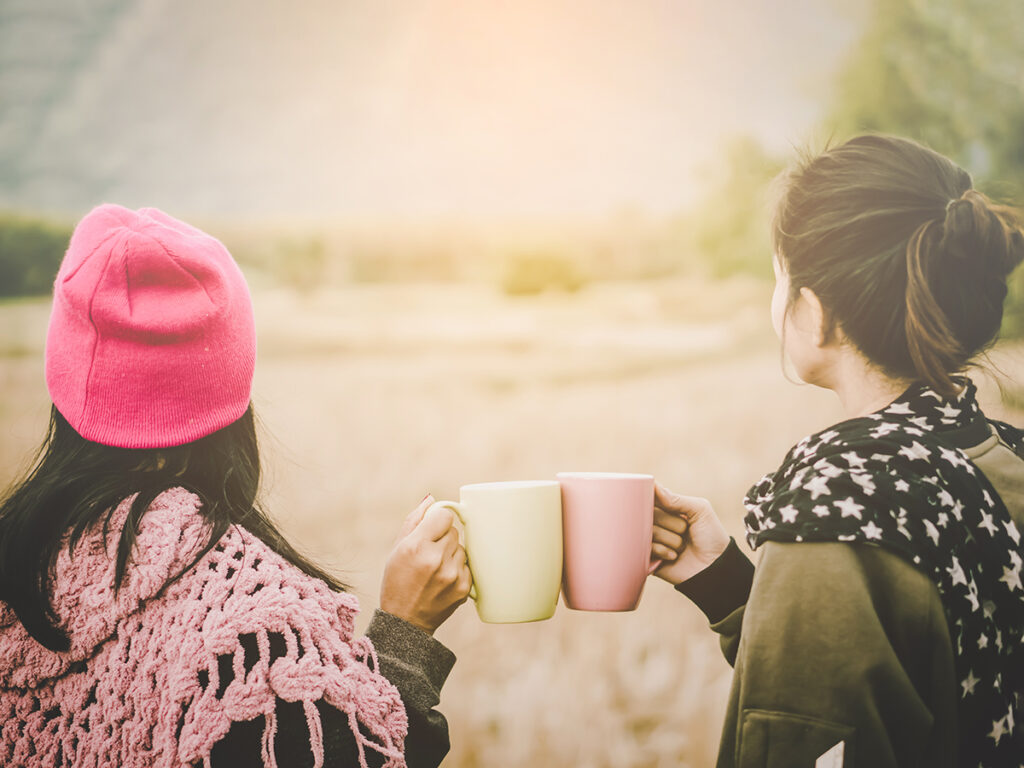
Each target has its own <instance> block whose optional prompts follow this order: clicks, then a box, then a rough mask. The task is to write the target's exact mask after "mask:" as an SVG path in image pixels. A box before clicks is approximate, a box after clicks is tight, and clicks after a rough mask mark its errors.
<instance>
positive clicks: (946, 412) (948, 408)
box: [939, 405, 960, 419]
mask: <svg viewBox="0 0 1024 768" xmlns="http://www.w3.org/2000/svg"><path fill="white" fill-rule="evenodd" d="M939 412H940V413H942V415H943V416H945V417H946V418H947V419H955V418H956V417H957V416H959V415H960V409H959V408H954V407H953V406H952V405H940V406H939Z"/></svg>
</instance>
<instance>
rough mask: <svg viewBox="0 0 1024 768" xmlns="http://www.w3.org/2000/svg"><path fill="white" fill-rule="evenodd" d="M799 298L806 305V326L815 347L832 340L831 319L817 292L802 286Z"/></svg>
mask: <svg viewBox="0 0 1024 768" xmlns="http://www.w3.org/2000/svg"><path fill="white" fill-rule="evenodd" d="M800 298H801V299H803V300H804V303H805V305H806V307H807V310H806V311H807V319H808V321H809V322H808V324H807V328H808V331H810V334H811V341H812V342H814V345H815V346H817V347H824V346H826V345H827V344H828V343H829V342H831V341H832V340H833V336H834V335H833V332H832V331H833V328H832V321H831V318H830V317H829V314H828V312H827V311H826V310H825V307H824V306H823V305H822V303H821V299H819V298H818V294H816V293H815V292H814V291H812V290H811V289H810V288H808V287H806V286H804V287H803V288H801V289H800Z"/></svg>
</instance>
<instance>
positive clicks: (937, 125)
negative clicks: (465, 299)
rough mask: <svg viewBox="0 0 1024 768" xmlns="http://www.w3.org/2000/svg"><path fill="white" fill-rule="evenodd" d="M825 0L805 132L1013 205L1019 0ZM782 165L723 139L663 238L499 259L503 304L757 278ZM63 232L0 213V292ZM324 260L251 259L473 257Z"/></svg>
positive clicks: (1023, 295) (1021, 175)
mask: <svg viewBox="0 0 1024 768" xmlns="http://www.w3.org/2000/svg"><path fill="white" fill-rule="evenodd" d="M832 2H833V3H835V4H837V6H838V7H839V8H840V9H846V10H848V11H850V12H851V13H855V14H856V15H857V17H858V18H859V19H862V20H863V28H862V33H861V36H860V38H859V39H858V41H857V42H856V43H855V44H854V45H853V46H852V48H851V50H850V51H849V53H848V54H847V57H846V59H845V60H844V62H843V63H842V65H841V66H840V69H839V71H838V72H837V74H836V76H835V80H834V83H833V88H832V90H831V96H830V103H829V104H828V107H827V110H826V116H825V119H824V120H823V122H822V124H821V125H820V126H819V129H820V130H819V133H821V134H823V135H826V136H830V137H831V139H832V140H833V141H840V140H842V139H844V138H847V137H849V136H852V135H854V134H856V133H861V132H864V131H881V132H890V133H897V134H900V135H905V136H910V137H912V138H916V139H918V140H920V141H922V142H924V143H925V144H927V145H929V146H931V147H933V148H934V149H936V150H938V151H940V152H942V153H944V154H946V155H949V156H950V157H952V158H954V159H955V160H957V161H958V162H960V163H961V164H963V165H964V166H965V167H966V168H969V169H970V170H971V171H972V173H973V174H974V175H975V181H976V183H977V185H978V186H979V187H980V188H981V189H982V190H984V191H985V192H986V193H988V194H989V195H990V196H992V197H993V198H995V199H997V200H1003V201H1010V202H1016V203H1017V204H1018V205H1020V204H1022V203H1024V0H1015V1H1014V2H1005V0H832ZM865 2H866V3H867V7H866V8H865ZM865 12H866V13H865ZM812 64H813V63H812ZM817 148H820V147H817ZM809 149H812V150H813V149H815V147H810V148H809ZM786 160H788V158H782V157H779V156H775V155H773V154H772V153H770V152H768V151H766V150H765V149H764V147H762V146H761V145H760V144H759V143H758V142H757V140H755V139H753V138H749V137H738V138H735V139H733V140H731V141H729V142H726V144H725V145H724V147H723V151H722V156H721V157H720V158H716V159H715V161H714V163H713V165H709V167H708V169H707V171H706V178H705V179H704V194H703V196H702V200H701V202H700V203H698V204H697V205H696V206H694V208H693V209H692V210H691V211H689V212H687V213H685V214H683V215H681V216H679V217H678V218H677V219H676V220H675V221H673V222H671V223H669V224H668V225H667V226H666V227H665V228H664V229H666V232H663V233H660V234H659V233H654V234H651V233H646V234H643V235H640V234H637V233H630V232H629V231H627V230H629V229H630V228H629V227H626V228H625V229H624V230H623V231H626V234H629V237H626V238H625V240H623V237H622V232H619V233H618V234H607V233H606V234H605V235H602V236H601V237H599V238H596V239H595V240H594V241H593V242H583V241H580V242H578V243H577V244H576V246H575V248H576V251H575V252H571V250H572V249H571V248H569V247H568V246H564V244H563V245H560V246H559V247H558V248H549V247H546V246H545V247H543V248H531V249H527V250H525V251H523V252H521V253H516V254H513V255H512V256H511V257H510V258H507V259H506V261H507V264H506V269H505V272H504V274H503V275H502V276H501V277H500V278H499V279H500V281H501V284H502V287H503V289H504V290H505V291H506V292H507V293H509V294H512V295H517V294H528V293H536V292H539V291H542V290H548V289H551V288H554V289H558V290H570V291H571V290H575V289H577V288H578V287H579V286H580V285H581V284H582V282H585V281H586V280H588V279H590V278H591V277H605V278H606V277H630V276H633V277H635V276H656V275H658V274H663V273H664V271H665V270H666V268H668V267H666V253H667V252H671V253H674V254H675V256H674V258H675V262H676V268H678V263H679V255H678V254H679V253H680V252H688V253H691V254H693V255H694V256H695V258H696V261H697V264H698V268H703V269H706V271H707V272H709V273H710V274H711V275H712V276H715V277H726V276H729V275H732V274H736V273H753V274H757V275H762V276H768V275H770V256H769V244H768V219H769V210H770V205H771V197H770V195H771V190H772V186H771V183H770V182H771V180H772V179H773V178H775V177H776V176H777V175H778V173H779V171H780V170H781V169H782V168H783V166H784V164H785V162H786ZM620 229H623V228H622V227H620ZM634 229H635V227H634ZM69 231H70V228H69V227H67V226H65V225H63V224H54V223H50V222H46V221H38V220H32V219H26V218H23V217H16V216H9V215H8V216H3V215H0V295H4V296H11V295H23V294H45V293H47V292H48V291H49V290H50V285H51V282H52V279H53V275H54V274H55V272H56V268H57V265H58V264H59V262H60V258H61V254H62V253H63V251H64V249H65V247H66V244H67V238H68V235H69ZM389 248H390V250H388V249H389ZM439 248H441V250H440V251H439V250H438V249H439ZM382 249H384V250H382ZM239 250H240V253H239V254H237V255H239V256H241V257H242V258H243V260H244V259H245V252H244V250H243V249H239ZM338 250H339V249H338V248H334V247H333V246H332V247H326V246H325V244H324V242H323V241H322V240H320V239H317V238H316V237H307V238H305V239H303V238H299V239H296V240H294V242H293V241H288V242H287V243H278V244H277V245H275V246H274V247H273V248H272V249H271V251H272V252H268V253H267V254H266V255H265V258H263V257H260V258H259V259H254V262H255V263H259V264H263V265H264V266H268V268H269V267H273V269H272V270H270V271H271V272H272V274H273V278H274V279H275V280H276V281H278V282H279V283H281V284H285V285H290V286H292V287H295V288H296V289H298V290H301V291H310V290H315V289H316V288H317V287H318V286H319V285H321V284H322V283H323V282H324V281H325V280H327V279H329V278H330V277H331V275H332V274H334V273H335V272H338V271H339V269H341V267H339V265H338V264H336V263H335V262H338V261H339V260H340V261H346V262H347V265H342V267H344V269H347V271H348V275H347V277H348V279H349V280H354V281H374V280H394V279H403V278H404V279H410V276H412V277H415V276H419V277H421V278H422V277H424V276H426V277H433V278H435V279H444V278H451V279H457V278H458V277H459V276H460V275H462V274H463V273H464V272H466V267H465V263H464V262H467V260H468V261H470V262H474V261H476V262H478V261H479V260H480V256H481V247H480V243H476V242H466V243H461V244H458V245H452V244H442V245H440V246H439V245H438V243H434V242H429V243H420V244H416V243H413V244H412V245H410V244H408V243H406V244H401V247H400V248H398V249H397V250H396V247H395V246H393V245H390V246H389V245H388V244H386V243H384V244H382V243H366V244H362V245H360V244H358V243H356V244H354V245H353V244H349V245H347V246H346V248H345V249H344V250H346V252H347V255H346V256H345V257H344V258H343V259H342V258H340V257H337V253H336V252H337V251H338ZM578 251H586V253H585V254H583V253H579V252H578ZM470 252H472V253H470ZM492 255H493V254H492ZM620 262H621V263H620ZM622 263H625V264H626V265H627V266H626V267H623V266H622ZM581 264H585V265H587V266H589V267H591V270H590V271H584V270H581V266H580V265H581ZM590 272H593V274H590ZM1004 334H1006V335H1014V336H1021V335H1024V269H1018V270H1017V272H1016V274H1015V275H1014V276H1013V279H1012V281H1011V286H1010V296H1009V299H1008V303H1007V313H1006V323H1005V325H1004Z"/></svg>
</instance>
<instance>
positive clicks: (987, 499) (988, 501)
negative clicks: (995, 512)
mask: <svg viewBox="0 0 1024 768" xmlns="http://www.w3.org/2000/svg"><path fill="white" fill-rule="evenodd" d="M981 495H982V498H984V499H985V503H986V504H988V506H989V508H992V507H994V506H995V505H996V503H995V502H994V501H992V497H991V496H989V495H988V491H982V492H981Z"/></svg>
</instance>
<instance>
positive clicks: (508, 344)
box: [0, 279, 1024, 768]
mask: <svg viewBox="0 0 1024 768" xmlns="http://www.w3.org/2000/svg"><path fill="white" fill-rule="evenodd" d="M769 294H770V286H768V285H767V284H765V283H762V282H758V281H743V280H732V281H729V282H718V283H710V282H706V281H702V280H697V279H672V280H661V281H650V282H633V283H603V284H591V285H589V286H587V287H585V288H584V289H583V290H581V291H579V292H578V293H576V294H573V295H564V294H551V295H540V296H535V297H521V298H514V299H513V298H509V297H507V296H504V295H502V294H501V293H500V292H499V291H498V290H497V289H494V288H490V287H487V286H484V285H457V286H453V285H430V284H424V285H401V286H395V285H366V286H360V287H351V288H345V289H330V290H327V289H324V290H322V291H319V292H318V291H312V292H308V293H305V294H300V293H296V292H293V291H286V290H274V289H258V290H257V291H256V293H255V304H256V313H257V320H258V325H259V338H260V351H259V360H258V365H257V377H256V386H255V403H256V406H257V410H258V413H259V414H260V415H261V417H262V420H263V423H264V426H265V436H264V438H265V439H264V457H265V465H266V468H267V483H266V498H267V501H268V503H269V504H268V505H269V507H270V508H271V510H272V511H273V512H274V514H275V516H276V517H277V518H278V520H279V521H280V522H281V524H282V525H283V527H284V528H285V530H286V531H287V532H288V533H289V534H290V535H291V536H292V537H293V539H294V540H296V541H297V542H298V543H299V544H300V545H301V546H302V547H303V548H304V549H305V550H307V551H308V552H310V553H311V554H313V555H314V556H315V557H317V558H318V559H320V560H321V561H322V562H324V563H325V564H327V565H329V566H331V567H333V568H335V569H336V570H337V571H339V573H341V574H342V576H343V578H345V579H346V580H347V581H348V582H349V583H350V584H352V585H353V587H354V589H355V590H356V592H357V593H358V594H359V596H360V598H361V599H362V601H363V607H364V611H363V616H362V623H363V625H365V622H366V621H367V620H368V617H369V614H370V613H371V611H372V608H373V606H374V605H375V604H376V600H377V591H378V582H379V579H380V574H381V569H382V566H383V563H384V559H385V557H386V555H387V553H388V551H389V547H390V545H391V542H392V538H393V536H394V533H395V531H396V530H397V528H398V525H399V524H400V522H401V520H402V518H403V517H404V516H405V514H406V513H407V512H408V511H409V510H410V509H411V508H412V507H413V506H415V505H416V503H417V502H418V501H419V500H420V499H421V498H422V497H423V495H424V494H425V493H427V492H430V493H433V494H434V495H435V496H436V497H437V498H439V499H440V498H457V497H458V488H459V486H460V485H462V484H465V483H470V482H482V481H490V480H503V479H547V478H553V477H554V475H555V473H556V472H558V471H561V470H614V471H632V472H650V473H653V474H654V475H656V476H657V477H658V478H659V480H661V481H662V482H664V483H665V484H666V485H668V486H669V487H671V488H674V489H677V490H679V491H681V492H686V493H690V494H697V495H703V496H707V497H708V498H710V499H711V501H712V502H713V503H714V504H715V506H716V509H718V510H719V512H720V514H721V515H722V517H723V518H724V519H725V521H726V524H727V525H728V527H729V528H730V530H731V531H732V533H733V534H734V535H736V536H737V538H740V536H741V531H742V514H741V506H740V499H741V498H742V495H743V493H744V492H745V490H746V489H747V487H748V486H749V485H750V484H751V483H752V482H754V481H755V480H757V479H758V478H759V477H760V476H761V474H763V473H764V472H766V471H768V470H771V469H772V468H774V467H775V466H776V465H777V463H778V462H779V460H780V459H781V458H782V456H783V454H784V452H785V451H786V449H787V448H788V447H789V446H790V445H791V444H792V443H793V442H795V441H796V440H797V439H799V438H800V437H801V436H802V435H803V434H806V433H807V432H810V431H813V430H815V429H818V428H821V427H823V426H825V425H826V424H828V423H830V422H832V421H834V420H836V419H837V418H838V416H839V411H838V407H837V404H836V402H835V400H834V397H833V396H832V395H831V393H827V392H822V391H819V390H814V389H812V388H810V387H807V386H800V385H795V384H792V383H790V382H788V381H786V380H785V378H784V376H783V374H782V370H781V366H780V360H779V354H778V347H777V343H776V341H775V339H774V336H773V335H772V332H771V329H770V325H769V322H768V309H767V306H768V297H769ZM47 313H48V305H47V302H45V301H39V300H35V301H16V302H9V303H4V304H0V386H2V390H0V392H2V396H0V481H2V482H3V483H4V484H5V485H6V483H7V482H9V481H10V479H11V478H13V477H14V476H15V474H16V473H17V471H18V470H19V468H22V467H23V466H24V460H25V457H26V455H27V454H28V452H29V451H30V450H31V449H32V448H33V447H34V446H35V445H36V444H37V442H38V440H39V439H40V438H41V436H42V434H43V428H44V425H45V422H46V418H47V412H48V407H49V401H48V399H47V396H46V391H45V387H44V384H43V377H42V349H43V342H44V336H45V327H46V317H47ZM993 361H994V363H995V364H996V365H997V366H998V367H999V368H1001V369H1002V370H1003V372H1004V375H1003V377H1002V381H1003V389H1004V394H1005V398H1004V394H1001V391H1000V388H999V386H998V385H997V383H996V381H995V379H994V378H993V377H991V376H982V377H980V378H979V382H980V384H981V388H982V398H983V404H984V405H985V406H986V407H987V410H988V411H989V413H990V415H992V416H999V417H1003V418H1008V419H1009V420H1011V421H1015V422H1016V423H1021V422H1022V421H1024V418H1022V416H1024V414H1022V411H1021V410H1020V408H1021V407H1022V404H1024V397H1022V394H1021V388H1020V384H1019V383H1018V382H1021V381H1022V380H1024V376H1022V373H1024V349H1022V348H1021V347H1020V346H1007V347H1003V348H999V349H997V350H996V351H995V352H994V353H993ZM1004 399H1005V403H1004V402H1003V400H1004ZM744 546H745V545H744ZM438 638H439V639H440V640H442V641H443V642H444V643H445V644H447V645H448V646H449V647H450V648H452V649H453V650H454V651H455V652H456V653H457V654H458V656H459V662H458V664H457V665H456V667H455V670H454V672H453V673H452V676H451V678H450V680H449V683H448V685H447V686H446V688H445V690H444V694H443V700H442V707H441V708H442V710H443V711H444V713H445V714H446V715H447V716H448V718H449V721H450V723H451V733H452V741H453V749H452V752H451V755H450V756H449V758H448V759H447V760H446V762H445V765H446V766H449V767H450V768H471V767H474V768H475V767H477V766H488V767H489V768H493V767H494V766H500V767H501V768H526V766H530V767H531V768H536V767H538V766H540V767H547V766H574V767H575V768H606V767H611V766H616V768H629V767H636V768H641V767H644V768H647V767H650V768H654V767H655V766H673V767H683V766H707V765H711V764H713V762H714V755H715V753H716V750H717V744H718V732H719V728H720V725H721V720H722V713H723V708H724V705H725V697H726V693H727V690H728V684H729V678H730V669H729V667H728V666H727V665H726V663H725V662H724V661H723V659H722V657H721V655H720V654H719V652H718V648H717V643H716V640H715V638H714V636H713V635H712V633H711V632H710V631H709V630H708V629H707V626H706V622H705V621H704V619H703V617H702V615H701V614H700V613H699V612H698V611H697V610H696V609H695V608H694V607H693V606H692V605H690V604H688V603H687V602H686V600H685V599H683V598H682V597H680V596H679V595H677V594H676V593H675V592H673V590H672V589H671V588H670V587H669V586H668V585H667V584H665V583H664V582H661V581H659V580H657V579H651V580H650V583H649V584H648V587H647V590H646V593H645V595H644V599H643V601H642V603H641V605H640V607H639V608H638V609H637V610H636V611H635V612H633V613H626V614H588V613H578V612H573V611H569V610H567V609H566V608H565V607H564V606H559V609H558V611H557V613H556V614H555V616H554V618H553V619H551V620H550V621H546V622H540V623H536V624H526V625H511V626H502V625H486V624H482V623H481V622H480V621H479V620H478V619H477V617H476V614H475V611H474V609H473V607H472V605H467V606H464V607H463V608H462V609H460V610H459V611H458V612H457V613H456V614H455V616H453V617H452V619H451V620H450V621H449V622H448V623H447V624H446V625H445V626H443V627H442V628H441V629H440V630H439V632H438Z"/></svg>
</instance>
